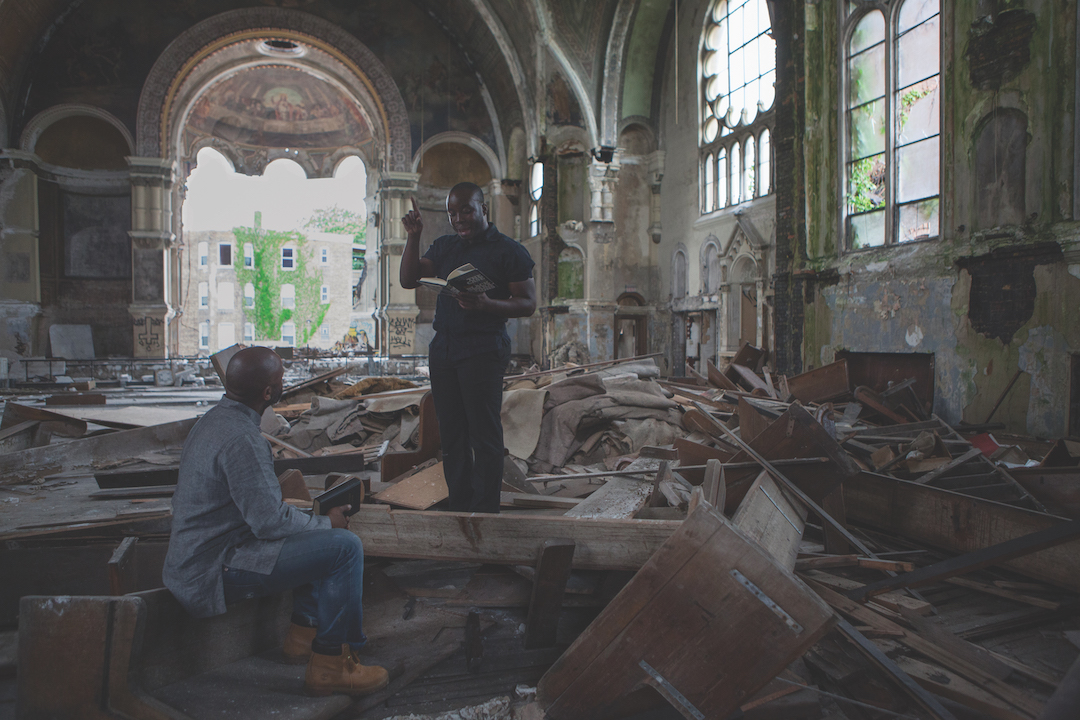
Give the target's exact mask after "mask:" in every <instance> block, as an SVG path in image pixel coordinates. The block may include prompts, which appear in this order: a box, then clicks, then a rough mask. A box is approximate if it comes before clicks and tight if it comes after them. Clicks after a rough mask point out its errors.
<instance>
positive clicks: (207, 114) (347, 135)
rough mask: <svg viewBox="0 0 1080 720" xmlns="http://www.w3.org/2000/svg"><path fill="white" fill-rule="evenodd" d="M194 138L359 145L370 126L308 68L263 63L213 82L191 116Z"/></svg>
mask: <svg viewBox="0 0 1080 720" xmlns="http://www.w3.org/2000/svg"><path fill="white" fill-rule="evenodd" d="M186 129H187V132H188V134H189V140H188V142H189V145H188V147H191V145H190V143H192V142H197V141H198V140H199V139H201V138H204V137H216V138H219V139H221V140H225V141H227V142H230V143H233V144H236V145H242V146H249V147H261V148H298V149H322V148H336V147H341V146H346V145H348V146H353V147H359V146H362V145H364V144H366V143H369V142H371V139H372V138H371V129H370V128H369V127H368V125H367V123H366V122H365V121H364V118H363V116H362V115H361V114H360V111H359V109H358V108H357V107H356V105H355V104H354V103H353V102H352V101H351V100H350V99H349V98H348V97H346V96H345V95H344V94H343V93H342V92H341V91H339V90H338V89H337V88H335V87H334V86H332V85H330V84H329V83H326V82H323V81H322V80H319V79H318V78H315V77H313V76H312V75H309V74H308V73H306V72H303V71H301V70H297V69H294V68H291V67H285V66H280V65H264V66H261V67H257V68H252V69H249V70H244V71H242V72H239V73H237V74H235V75H233V76H231V77H229V78H227V79H225V80H222V81H219V82H218V83H217V84H216V85H214V86H212V87H211V88H210V89H209V90H208V91H207V92H205V93H204V94H203V95H202V97H200V98H199V100H198V101H196V103H195V106H194V107H193V108H192V111H191V114H190V115H189V117H188V121H187V128H186Z"/></svg>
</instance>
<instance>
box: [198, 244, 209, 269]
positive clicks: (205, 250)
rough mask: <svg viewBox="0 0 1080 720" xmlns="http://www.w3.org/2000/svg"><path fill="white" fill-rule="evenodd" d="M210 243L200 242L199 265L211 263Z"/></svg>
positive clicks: (204, 265)
mask: <svg viewBox="0 0 1080 720" xmlns="http://www.w3.org/2000/svg"><path fill="white" fill-rule="evenodd" d="M209 253H210V244H209V243H204V242H201V243H199V267H206V266H207V265H209V264H210V256H209Z"/></svg>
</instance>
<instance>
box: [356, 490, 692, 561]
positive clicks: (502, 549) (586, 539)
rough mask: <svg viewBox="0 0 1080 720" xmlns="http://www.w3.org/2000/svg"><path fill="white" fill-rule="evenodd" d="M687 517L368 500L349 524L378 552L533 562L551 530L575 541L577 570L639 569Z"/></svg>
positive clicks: (369, 551) (372, 553)
mask: <svg viewBox="0 0 1080 720" xmlns="http://www.w3.org/2000/svg"><path fill="white" fill-rule="evenodd" d="M681 525H682V523H681V522H680V521H677V520H636V519H635V520H608V519H603V518H599V519H583V518H568V517H564V516H561V515H525V514H521V515H517V514H513V513H509V512H504V513H502V514H499V515H494V514H487V513H455V512H417V511H413V510H394V509H392V508H391V507H390V506H388V505H363V506H361V508H360V510H359V511H358V512H357V513H356V514H355V515H353V516H352V517H351V518H349V529H350V530H352V531H353V532H354V533H356V534H357V535H358V536H360V539H361V540H363V541H364V553H365V554H366V555H369V556H372V557H386V558H414V559H429V560H460V561H464V562H481V563H494V564H501V565H532V564H533V563H535V562H536V552H537V549H538V548H539V547H540V544H541V543H542V542H544V540H546V539H548V538H568V539H570V540H573V541H574V542H575V543H576V549H575V551H574V568H575V569H578V570H637V569H639V568H640V567H641V566H642V565H644V564H645V562H646V561H648V559H649V558H650V557H651V556H652V554H653V553H654V552H655V551H656V549H657V548H659V547H660V545H662V544H663V542H664V541H665V540H667V539H668V537H670V536H671V534H672V533H674V532H675V531H676V530H677V529H678V528H679V527H680V526H681Z"/></svg>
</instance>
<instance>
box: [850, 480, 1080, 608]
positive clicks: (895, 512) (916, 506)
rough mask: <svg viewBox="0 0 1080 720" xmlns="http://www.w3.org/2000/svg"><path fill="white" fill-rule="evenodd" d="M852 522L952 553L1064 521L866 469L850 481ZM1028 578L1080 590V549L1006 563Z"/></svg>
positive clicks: (1052, 550) (1053, 551) (1064, 549)
mask: <svg viewBox="0 0 1080 720" xmlns="http://www.w3.org/2000/svg"><path fill="white" fill-rule="evenodd" d="M844 501H845V503H846V505H847V510H848V517H849V519H850V520H851V521H852V522H855V523H860V524H866V525H868V526H871V527H874V528H877V529H878V530H880V531H881V532H886V533H893V534H896V535H900V536H901V537H905V538H908V539H910V540H914V541H916V542H918V543H923V544H925V545H929V546H931V547H935V548H938V549H942V550H947V551H949V552H952V553H967V552H972V551H974V550H979V549H981V548H985V547H989V546H991V545H996V544H998V543H1001V542H1004V541H1006V540H1010V539H1012V538H1016V537H1020V536H1023V535H1027V534H1030V533H1033V532H1036V531H1038V530H1042V529H1045V528H1049V527H1053V526H1056V525H1060V524H1062V523H1065V522H1067V521H1065V520H1063V519H1062V518H1058V517H1055V516H1053V515H1046V514H1044V513H1039V512H1035V511H1033V510H1027V509H1024V508H1018V507H1015V506H1012V505H1005V504H1003V503H997V502H993V501H990V500H981V499H977V498H973V497H970V496H967V495H964V494H961V493H957V492H953V491H950V490H943V489H940V488H935V487H927V486H926V485H919V484H918V483H914V482H910V481H907V480H898V479H896V478H892V477H888V476H884V475H878V474H875V473H868V472H864V473H862V474H860V475H859V476H858V478H855V479H853V480H852V481H851V482H847V483H845V484H844ZM1004 566H1005V567H1008V568H1010V569H1012V570H1014V571H1016V572H1019V573H1021V574H1022V575H1025V576H1026V577H1030V578H1034V579H1036V580H1040V581H1043V582H1048V583H1050V584H1052V585H1056V586H1058V587H1063V588H1067V589H1069V590H1072V591H1074V592H1080V553H1077V552H1076V551H1075V549H1074V546H1072V545H1063V546H1060V547H1056V548H1049V549H1046V550H1041V551H1039V552H1037V553H1034V554H1032V555H1029V556H1027V557H1025V558H1024V559H1023V560H1022V561H1008V562H1005V563H1004Z"/></svg>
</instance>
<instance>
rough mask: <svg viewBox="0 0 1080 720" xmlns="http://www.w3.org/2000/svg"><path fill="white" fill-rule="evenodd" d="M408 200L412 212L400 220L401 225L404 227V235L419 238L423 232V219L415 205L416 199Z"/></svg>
mask: <svg viewBox="0 0 1080 720" xmlns="http://www.w3.org/2000/svg"><path fill="white" fill-rule="evenodd" d="M409 200H411V201H412V210H410V211H409V212H408V214H407V215H405V217H403V218H401V224H402V225H404V226H405V233H406V234H407V235H408V236H409V237H413V236H416V237H419V235H420V233H421V232H423V230H424V218H423V217H421V216H420V208H419V207H417V205H416V198H415V197H411V198H409Z"/></svg>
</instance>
